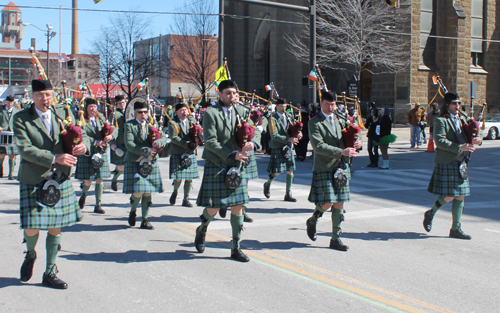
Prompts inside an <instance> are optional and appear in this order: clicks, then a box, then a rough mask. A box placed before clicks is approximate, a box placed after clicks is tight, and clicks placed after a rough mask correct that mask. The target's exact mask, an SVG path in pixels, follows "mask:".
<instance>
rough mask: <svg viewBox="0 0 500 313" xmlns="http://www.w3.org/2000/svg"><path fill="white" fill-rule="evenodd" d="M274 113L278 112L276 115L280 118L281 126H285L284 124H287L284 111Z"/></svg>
mask: <svg viewBox="0 0 500 313" xmlns="http://www.w3.org/2000/svg"><path fill="white" fill-rule="evenodd" d="M276 113H278V116H279V117H280V120H281V122H282V123H283V126H285V128H286V125H287V118H286V113H283V114H280V113H279V112H276Z"/></svg>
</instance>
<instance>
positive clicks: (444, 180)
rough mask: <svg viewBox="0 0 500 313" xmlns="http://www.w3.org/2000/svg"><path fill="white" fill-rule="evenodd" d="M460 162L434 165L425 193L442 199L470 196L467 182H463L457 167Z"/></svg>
mask: <svg viewBox="0 0 500 313" xmlns="http://www.w3.org/2000/svg"><path fill="white" fill-rule="evenodd" d="M459 165H460V162H458V161H453V163H450V164H436V165H435V166H434V172H433V173H432V177H431V181H430V182H429V187H427V191H428V192H430V193H433V194H435V195H440V196H443V197H462V196H470V187H469V180H468V179H467V180H463V179H462V177H461V176H460V172H459V170H458V167H459Z"/></svg>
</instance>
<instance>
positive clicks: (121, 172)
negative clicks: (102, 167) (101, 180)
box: [112, 170, 123, 183]
mask: <svg viewBox="0 0 500 313" xmlns="http://www.w3.org/2000/svg"><path fill="white" fill-rule="evenodd" d="M121 174H123V171H119V170H115V174H114V175H113V179H112V181H113V182H115V183H116V182H117V181H118V177H120V175H121Z"/></svg>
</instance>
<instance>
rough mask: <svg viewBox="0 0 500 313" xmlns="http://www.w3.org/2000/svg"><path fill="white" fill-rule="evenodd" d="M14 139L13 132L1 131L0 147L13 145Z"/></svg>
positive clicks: (14, 144) (14, 143)
mask: <svg viewBox="0 0 500 313" xmlns="http://www.w3.org/2000/svg"><path fill="white" fill-rule="evenodd" d="M15 146H16V139H15V138H14V132H11V131H3V132H0V147H15Z"/></svg>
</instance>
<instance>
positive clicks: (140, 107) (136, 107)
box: [134, 101, 148, 111]
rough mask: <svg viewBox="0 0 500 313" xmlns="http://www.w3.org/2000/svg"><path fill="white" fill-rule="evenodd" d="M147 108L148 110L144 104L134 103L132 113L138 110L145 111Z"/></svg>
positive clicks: (140, 102)
mask: <svg viewBox="0 0 500 313" xmlns="http://www.w3.org/2000/svg"><path fill="white" fill-rule="evenodd" d="M147 108H148V105H147V103H146V102H143V101H137V102H136V103H134V111H135V110H140V109H147Z"/></svg>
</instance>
